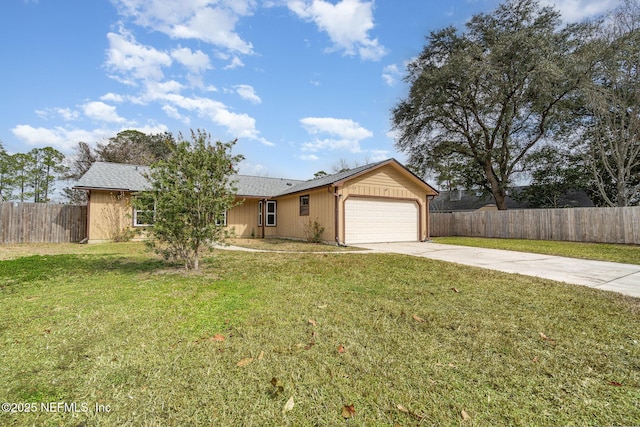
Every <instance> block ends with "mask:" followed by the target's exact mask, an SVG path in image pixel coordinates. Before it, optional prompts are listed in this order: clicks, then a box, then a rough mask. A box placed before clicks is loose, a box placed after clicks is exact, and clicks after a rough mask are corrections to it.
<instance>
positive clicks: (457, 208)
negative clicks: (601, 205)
mask: <svg viewBox="0 0 640 427" xmlns="http://www.w3.org/2000/svg"><path fill="white" fill-rule="evenodd" d="M525 188H526V187H523V186H520V187H513V188H511V189H510V195H508V196H507V197H506V198H505V201H506V203H507V209H532V205H531V204H530V203H529V202H527V201H524V200H523V201H518V200H517V198H514V197H512V195H514V194H517V193H519V192H520V191H522V190H524V189H525ZM492 204H493V205H494V206H495V200H494V199H493V196H492V195H490V194H479V193H477V192H475V191H469V190H454V191H441V192H440V195H439V196H437V197H435V198H434V199H433V201H432V202H431V203H430V205H429V210H431V211H433V212H461V211H474V210H477V209H480V208H483V207H485V206H487V205H492ZM558 206H562V207H572V208H573V207H593V206H595V205H594V204H593V201H591V199H590V198H589V196H588V195H587V193H585V192H584V191H583V190H568V191H567V192H566V193H564V194H562V195H561V196H560V197H559V198H558Z"/></svg>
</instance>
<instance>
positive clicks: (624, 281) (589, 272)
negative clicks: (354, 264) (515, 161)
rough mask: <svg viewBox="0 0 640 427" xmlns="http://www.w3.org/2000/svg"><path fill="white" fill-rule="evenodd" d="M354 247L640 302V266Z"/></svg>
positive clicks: (397, 246) (418, 246)
mask: <svg viewBox="0 0 640 427" xmlns="http://www.w3.org/2000/svg"><path fill="white" fill-rule="evenodd" d="M354 246H358V247H361V248H366V249H371V250H374V251H379V252H393V253H399V254H406V255H413V256H419V257H425V258H431V259H437V260H441V261H448V262H454V263H457V264H463V265H471V266H474V267H481V268H487V269H490V270H497V271H503V272H505V273H517V274H524V275H527V276H535V277H541V278H544V279H551V280H557V281H559V282H566V283H572V284H575V285H585V286H590V287H592V288H598V289H604V290H608V291H614V292H619V293H621V294H625V295H630V296H633V297H638V298H640V265H631V264H619V263H615V262H606V261H589V260H581V259H574V258H565V257H559V256H552V255H540V254H532V253H526V252H514V251H504V250H498V249H484V248H472V247H467V246H454V245H442V244H439V243H431V242H425V243H420V242H402V243H368V244H359V245H354Z"/></svg>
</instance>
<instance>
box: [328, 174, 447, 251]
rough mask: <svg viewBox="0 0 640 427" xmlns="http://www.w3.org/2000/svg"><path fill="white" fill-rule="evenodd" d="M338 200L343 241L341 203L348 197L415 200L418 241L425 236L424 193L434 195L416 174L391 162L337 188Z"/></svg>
mask: <svg viewBox="0 0 640 427" xmlns="http://www.w3.org/2000/svg"><path fill="white" fill-rule="evenodd" d="M339 194H340V203H339V206H338V209H339V212H338V216H339V218H340V226H339V229H338V231H339V236H338V237H339V240H340V242H344V240H345V229H344V223H345V221H344V217H345V216H344V203H345V201H346V200H347V199H348V198H350V197H374V198H387V199H402V200H415V201H416V203H417V204H418V207H419V209H420V240H426V239H427V238H428V224H429V221H428V215H429V205H428V200H427V194H429V195H435V194H436V193H435V192H434V191H432V190H430V189H425V186H424V184H422V183H421V182H420V181H419V180H418V179H417V178H416V177H414V176H413V175H412V174H411V173H409V172H407V171H406V170H404V168H401V167H399V166H396V165H395V164H393V163H390V164H387V165H385V166H382V167H380V168H377V169H374V170H372V171H369V172H366V173H364V174H362V175H360V176H357V177H355V178H353V179H350V180H348V181H347V182H346V183H345V185H343V186H342V187H340V189H339Z"/></svg>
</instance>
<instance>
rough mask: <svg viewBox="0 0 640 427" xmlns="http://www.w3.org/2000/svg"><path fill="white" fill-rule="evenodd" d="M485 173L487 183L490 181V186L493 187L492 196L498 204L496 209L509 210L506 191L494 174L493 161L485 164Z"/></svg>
mask: <svg viewBox="0 0 640 427" xmlns="http://www.w3.org/2000/svg"><path fill="white" fill-rule="evenodd" d="M484 172H485V175H486V176H487V181H489V185H490V186H491V194H492V195H493V199H494V200H495V202H496V207H497V208H498V210H500V211H505V210H507V200H506V197H507V194H506V191H505V190H504V188H503V186H502V185H500V184H501V183H500V181H499V180H498V177H497V176H496V174H495V173H494V172H493V167H492V166H491V161H487V162H485V165H484Z"/></svg>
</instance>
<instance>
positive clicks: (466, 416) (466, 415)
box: [460, 409, 471, 421]
mask: <svg viewBox="0 0 640 427" xmlns="http://www.w3.org/2000/svg"><path fill="white" fill-rule="evenodd" d="M460 415H461V416H462V419H463V420H464V421H467V420H470V419H471V416H470V415H469V414H467V411H465V410H464V409H463V410H462V411H460Z"/></svg>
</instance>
